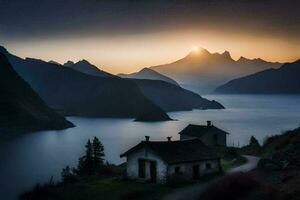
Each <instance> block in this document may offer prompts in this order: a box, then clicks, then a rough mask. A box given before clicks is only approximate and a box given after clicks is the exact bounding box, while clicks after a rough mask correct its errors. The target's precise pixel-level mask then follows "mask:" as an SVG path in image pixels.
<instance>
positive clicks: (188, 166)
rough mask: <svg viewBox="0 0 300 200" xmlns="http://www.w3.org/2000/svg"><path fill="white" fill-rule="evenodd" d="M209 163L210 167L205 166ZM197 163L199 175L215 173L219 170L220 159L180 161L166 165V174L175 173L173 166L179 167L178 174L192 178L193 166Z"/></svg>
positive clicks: (188, 178)
mask: <svg viewBox="0 0 300 200" xmlns="http://www.w3.org/2000/svg"><path fill="white" fill-rule="evenodd" d="M207 163H209V164H210V165H211V169H207V168H206V164H207ZM194 165H199V176H200V179H201V176H203V175H207V174H212V173H217V172H220V171H221V166H220V160H207V161H199V162H191V163H180V164H174V165H169V167H168V176H172V175H174V174H176V172H175V168H176V167H179V168H180V174H181V175H182V177H184V178H185V179H186V180H193V166H194Z"/></svg>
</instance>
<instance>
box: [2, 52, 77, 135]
mask: <svg viewBox="0 0 300 200" xmlns="http://www.w3.org/2000/svg"><path fill="white" fill-rule="evenodd" d="M0 110H1V112H0V134H3V133H6V132H9V133H21V132H27V131H36V130H46V129H49V130H50V129H55V130H59V129H65V128H69V127H72V126H73V124H72V123H71V122H68V121H67V120H66V119H65V118H64V117H62V116H60V115H59V114H57V113H56V112H55V111H53V110H52V109H50V108H49V107H48V106H47V105H46V103H44V102H43V100H42V99H41V98H40V97H39V96H38V94H36V93H35V92H34V91H33V90H32V88H31V87H30V85H29V84H28V83H26V82H25V81H24V80H23V79H22V78H21V77H20V76H19V75H18V74H17V73H16V72H15V70H14V69H13V68H12V66H11V65H10V63H9V61H8V60H7V58H6V57H5V55H4V54H2V53H1V52H0Z"/></svg>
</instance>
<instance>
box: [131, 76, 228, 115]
mask: <svg viewBox="0 0 300 200" xmlns="http://www.w3.org/2000/svg"><path fill="white" fill-rule="evenodd" d="M131 80H133V81H134V82H135V83H137V85H138V86H139V87H140V89H141V90H142V92H143V94H144V95H145V96H146V97H147V98H148V99H150V100H151V101H152V102H154V103H155V104H156V105H158V106H159V107H161V108H162V109H164V110H165V111H167V112H170V111H182V110H192V109H223V108H224V107H223V106H222V105H221V104H220V103H218V102H216V101H214V100H213V101H209V100H207V99H205V98H202V97H201V96H200V95H198V94H196V93H194V92H191V91H189V90H186V89H183V88H181V87H179V86H176V85H174V84H170V83H167V82H165V81H158V80H146V79H131Z"/></svg>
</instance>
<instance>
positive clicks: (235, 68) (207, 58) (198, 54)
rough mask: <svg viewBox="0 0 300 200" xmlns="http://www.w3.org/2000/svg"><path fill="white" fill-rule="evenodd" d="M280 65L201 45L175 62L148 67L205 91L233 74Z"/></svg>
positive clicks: (234, 76)
mask: <svg viewBox="0 0 300 200" xmlns="http://www.w3.org/2000/svg"><path fill="white" fill-rule="evenodd" d="M280 65H281V64H280V63H271V62H267V61H264V60H261V59H253V60H251V59H246V58H241V59H239V60H238V61H235V60H233V59H232V58H231V56H230V53H229V52H228V51H225V52H224V53H222V54H219V53H210V52H209V51H207V50H206V49H201V50H198V51H192V52H190V53H189V54H188V55H187V56H186V57H184V58H182V59H180V60H178V61H176V62H173V63H170V64H165V65H159V66H153V67H151V69H153V70H155V71H157V72H159V73H162V74H164V75H166V76H168V77H171V78H173V79H175V80H176V81H177V82H178V83H179V84H180V85H181V86H183V87H185V88H187V89H190V90H193V91H197V92H200V93H203V92H204V93H206V92H212V91H213V89H215V88H216V87H217V86H219V85H220V84H224V83H226V82H227V81H229V80H231V79H233V78H237V77H241V76H245V75H248V74H251V73H254V72H257V71H261V70H263V69H267V68H270V67H279V66H280Z"/></svg>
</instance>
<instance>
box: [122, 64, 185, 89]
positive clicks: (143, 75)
mask: <svg viewBox="0 0 300 200" xmlns="http://www.w3.org/2000/svg"><path fill="white" fill-rule="evenodd" d="M118 76H119V77H122V78H131V79H149V80H161V81H165V82H168V83H171V84H173V85H177V86H179V84H178V83H177V82H176V81H175V80H173V79H171V78H169V77H167V76H164V75H162V74H160V73H158V72H156V71H154V70H152V69H149V68H143V69H142V70H140V71H138V72H135V73H132V74H118Z"/></svg>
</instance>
